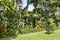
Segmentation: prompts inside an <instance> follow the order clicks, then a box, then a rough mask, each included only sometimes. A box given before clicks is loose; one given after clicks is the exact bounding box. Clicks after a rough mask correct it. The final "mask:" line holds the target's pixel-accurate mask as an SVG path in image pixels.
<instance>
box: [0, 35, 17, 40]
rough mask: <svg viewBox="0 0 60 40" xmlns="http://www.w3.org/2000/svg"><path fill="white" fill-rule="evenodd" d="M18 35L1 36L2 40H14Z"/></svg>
mask: <svg viewBox="0 0 60 40" xmlns="http://www.w3.org/2000/svg"><path fill="white" fill-rule="evenodd" d="M16 37H17V36H10V37H6V38H0V40H13V39H15V38H16Z"/></svg>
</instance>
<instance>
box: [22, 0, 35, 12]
mask: <svg viewBox="0 0 60 40" xmlns="http://www.w3.org/2000/svg"><path fill="white" fill-rule="evenodd" d="M22 2H23V5H22V6H23V7H22V8H24V7H25V6H26V5H27V0H22ZM33 9H34V7H33V5H32V4H30V5H29V7H28V11H32V10H33Z"/></svg>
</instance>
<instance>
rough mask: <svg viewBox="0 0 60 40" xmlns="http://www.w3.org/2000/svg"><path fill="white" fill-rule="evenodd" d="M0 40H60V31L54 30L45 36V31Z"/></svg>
mask: <svg viewBox="0 0 60 40" xmlns="http://www.w3.org/2000/svg"><path fill="white" fill-rule="evenodd" d="M0 40H60V30H55V32H54V33H52V34H45V31H42V32H36V33H29V34H23V35H18V36H16V37H8V38H3V39H0Z"/></svg>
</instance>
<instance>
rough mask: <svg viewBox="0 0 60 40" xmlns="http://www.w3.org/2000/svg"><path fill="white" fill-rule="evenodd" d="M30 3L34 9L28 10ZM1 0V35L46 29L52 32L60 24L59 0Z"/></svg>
mask: <svg viewBox="0 0 60 40" xmlns="http://www.w3.org/2000/svg"><path fill="white" fill-rule="evenodd" d="M30 4H33V5H34V10H33V11H32V12H31V11H27V10H28V6H29V5H30ZM22 5H23V4H22V0H20V1H19V0H16V1H14V0H0V36H1V37H5V36H12V35H17V34H18V33H21V34H23V33H30V32H36V31H41V30H45V29H46V31H47V32H48V33H50V31H54V29H57V27H59V24H60V13H59V9H60V6H59V5H60V1H59V0H55V1H54V0H50V1H49V0H27V6H26V7H25V8H24V9H21V7H22Z"/></svg>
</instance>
